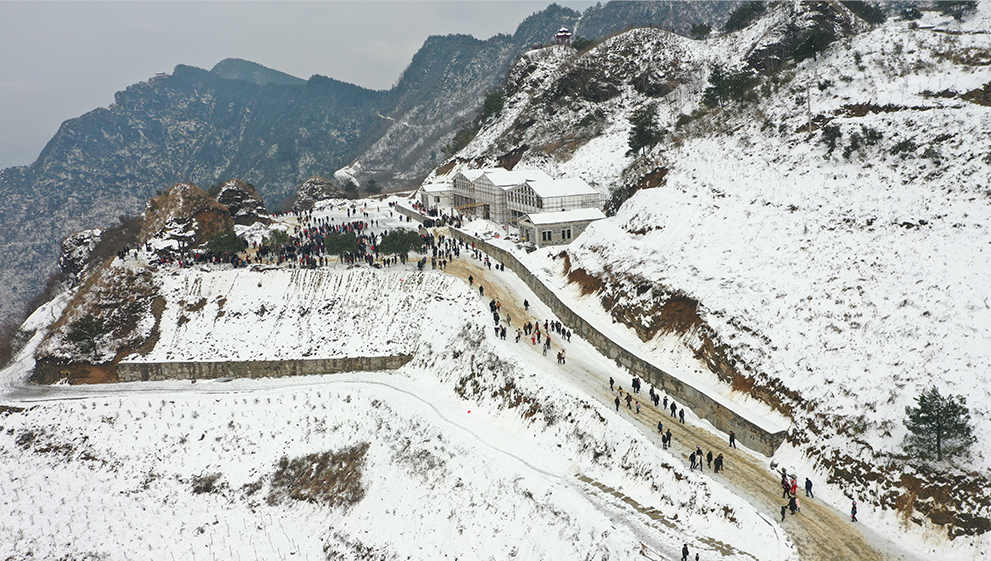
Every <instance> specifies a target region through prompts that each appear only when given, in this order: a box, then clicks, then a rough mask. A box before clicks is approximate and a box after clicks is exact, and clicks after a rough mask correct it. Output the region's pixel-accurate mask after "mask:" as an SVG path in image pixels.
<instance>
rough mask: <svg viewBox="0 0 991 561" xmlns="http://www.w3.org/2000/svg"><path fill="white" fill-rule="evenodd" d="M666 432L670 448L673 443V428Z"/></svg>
mask: <svg viewBox="0 0 991 561" xmlns="http://www.w3.org/2000/svg"><path fill="white" fill-rule="evenodd" d="M664 434H666V435H667V437H668V448H670V447H671V443H672V442H671V429H668V430H667V432H665V433H664Z"/></svg>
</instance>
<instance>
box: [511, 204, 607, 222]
mask: <svg viewBox="0 0 991 561" xmlns="http://www.w3.org/2000/svg"><path fill="white" fill-rule="evenodd" d="M526 216H527V219H529V220H530V222H531V223H533V224H534V225H535V226H537V225H539V226H547V225H549V224H564V223H566V222H582V221H584V220H589V221H591V220H602V219H603V218H605V217H606V215H605V214H603V213H602V211H601V210H599V209H597V208H579V209H576V210H559V211H557V212H535V213H533V214H527V215H526Z"/></svg>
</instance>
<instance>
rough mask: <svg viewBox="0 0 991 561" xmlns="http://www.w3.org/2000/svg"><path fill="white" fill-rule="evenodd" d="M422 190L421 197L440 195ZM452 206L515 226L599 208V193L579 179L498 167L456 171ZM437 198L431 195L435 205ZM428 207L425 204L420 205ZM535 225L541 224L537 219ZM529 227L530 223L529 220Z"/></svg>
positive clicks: (464, 212) (467, 212)
mask: <svg viewBox="0 0 991 561" xmlns="http://www.w3.org/2000/svg"><path fill="white" fill-rule="evenodd" d="M428 187H430V186H425V187H424V188H422V192H423V193H425V195H424V196H427V197H429V196H430V195H429V193H430V192H442V190H440V189H439V188H437V187H430V189H428ZM452 194H453V207H454V209H455V210H458V211H461V213H462V214H471V215H474V216H479V217H481V218H485V219H487V220H492V221H493V222H497V223H499V224H506V225H511V226H517V225H519V224H520V220H521V219H522V218H523V217H525V216H527V215H530V216H531V218H532V217H533V215H536V214H541V213H546V212H551V213H556V214H557V213H560V212H562V211H572V210H579V209H599V208H601V206H602V201H603V197H602V194H601V193H599V192H598V191H596V190H595V189H593V188H592V187H591V186H589V184H588V183H585V181H584V180H582V179H579V178H568V179H551V177H550V176H548V175H547V174H546V173H544V172H543V171H540V170H528V169H524V170H515V171H509V170H505V169H502V168H488V169H474V170H464V171H459V172H458V173H456V174H455V175H454V179H453V181H452ZM439 200H440V196H439V195H435V196H434V201H435V203H434V204H436V202H437V201H439ZM424 206H427V207H428V208H430V207H429V205H426V204H425V205H424ZM537 222H542V221H541V220H540V219H537ZM529 223H530V224H533V223H534V222H533V220H530V222H529Z"/></svg>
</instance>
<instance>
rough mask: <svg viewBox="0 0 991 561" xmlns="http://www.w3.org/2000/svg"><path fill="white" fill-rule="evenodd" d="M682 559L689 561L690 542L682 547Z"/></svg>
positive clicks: (682, 560)
mask: <svg viewBox="0 0 991 561" xmlns="http://www.w3.org/2000/svg"><path fill="white" fill-rule="evenodd" d="M681 561H688V544H687V543H686V544H685V545H684V546H683V547H682V548H681Z"/></svg>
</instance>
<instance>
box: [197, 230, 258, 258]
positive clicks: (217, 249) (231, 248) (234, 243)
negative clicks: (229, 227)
mask: <svg viewBox="0 0 991 561" xmlns="http://www.w3.org/2000/svg"><path fill="white" fill-rule="evenodd" d="M246 247H248V244H247V242H245V241H244V240H242V239H241V238H239V237H237V234H235V233H234V232H233V231H229V232H221V233H219V234H217V235H216V236H214V237H212V238H210V241H209V242H207V244H206V248H207V250H209V251H211V252H213V253H221V254H225V255H234V254H235V253H239V252H241V251H244V249H245V248H246Z"/></svg>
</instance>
